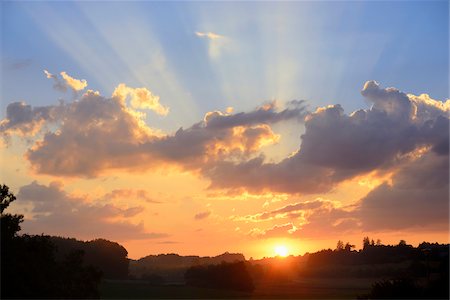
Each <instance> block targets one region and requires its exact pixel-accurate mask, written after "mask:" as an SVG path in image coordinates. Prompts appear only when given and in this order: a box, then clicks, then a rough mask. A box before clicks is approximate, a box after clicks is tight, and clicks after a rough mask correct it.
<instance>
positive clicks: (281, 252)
mask: <svg viewBox="0 0 450 300" xmlns="http://www.w3.org/2000/svg"><path fill="white" fill-rule="evenodd" d="M275 254H276V255H277V256H281V257H286V256H288V255H289V250H288V248H287V247H286V246H284V245H278V246H275Z"/></svg>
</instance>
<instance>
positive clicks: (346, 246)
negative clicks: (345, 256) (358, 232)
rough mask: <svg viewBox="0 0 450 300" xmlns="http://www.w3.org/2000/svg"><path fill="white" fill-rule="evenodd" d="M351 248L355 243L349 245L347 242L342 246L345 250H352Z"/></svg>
mask: <svg viewBox="0 0 450 300" xmlns="http://www.w3.org/2000/svg"><path fill="white" fill-rule="evenodd" d="M352 248H355V245H351V244H350V243H349V242H347V243H346V244H345V246H344V250H345V251H347V252H350V251H352Z"/></svg>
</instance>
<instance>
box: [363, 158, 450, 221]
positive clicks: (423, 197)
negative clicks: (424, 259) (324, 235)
mask: <svg viewBox="0 0 450 300" xmlns="http://www.w3.org/2000/svg"><path fill="white" fill-rule="evenodd" d="M448 166H449V158H448V155H440V154H438V153H434V152H429V153H427V154H425V155H423V156H422V157H420V158H418V159H417V160H416V161H414V162H413V163H411V164H408V165H406V166H404V167H403V168H402V169H401V170H400V171H399V172H398V173H397V174H395V175H394V177H393V178H392V182H391V183H390V184H389V183H384V184H382V185H380V186H378V187H377V188H375V189H374V190H372V191H371V192H370V193H369V194H368V195H367V196H365V197H364V198H363V199H362V200H361V201H360V203H359V204H358V208H357V210H356V211H355V215H356V216H357V217H358V218H359V219H360V220H361V223H362V226H363V228H364V229H365V230H386V229H405V228H430V227H431V228H440V229H446V230H448V220H449V202H448V199H449V198H448V196H449V173H448Z"/></svg>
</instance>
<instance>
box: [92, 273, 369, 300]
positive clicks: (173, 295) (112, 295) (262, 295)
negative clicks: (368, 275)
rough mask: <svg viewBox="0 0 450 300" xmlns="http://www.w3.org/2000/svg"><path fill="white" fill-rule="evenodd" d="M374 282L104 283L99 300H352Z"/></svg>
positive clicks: (357, 280) (359, 280) (341, 280)
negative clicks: (241, 288) (231, 286)
mask: <svg viewBox="0 0 450 300" xmlns="http://www.w3.org/2000/svg"><path fill="white" fill-rule="evenodd" d="M374 281H376V279H360V278H346V279H328V278H327V279H307V280H298V281H296V282H290V283H269V282H265V283H261V284H259V285H258V286H257V287H256V289H255V291H254V292H253V293H252V294H248V293H243V292H235V291H227V290H214V289H204V288H196V287H190V286H185V285H163V286H152V285H149V284H147V283H145V282H140V281H136V282H132V281H104V282H102V284H101V287H100V292H101V297H102V298H103V299H280V298H281V299H355V298H356V296H357V295H360V294H364V293H366V292H367V291H368V290H369V289H370V287H371V285H372V283H373V282H374Z"/></svg>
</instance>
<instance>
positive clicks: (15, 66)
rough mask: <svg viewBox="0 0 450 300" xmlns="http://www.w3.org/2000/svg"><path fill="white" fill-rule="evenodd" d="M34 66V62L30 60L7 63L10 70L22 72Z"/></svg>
mask: <svg viewBox="0 0 450 300" xmlns="http://www.w3.org/2000/svg"><path fill="white" fill-rule="evenodd" d="M32 64H33V60H32V59H30V58H24V59H17V60H13V61H10V62H8V63H6V64H5V65H6V68H7V69H8V70H21V69H25V68H27V67H29V66H31V65H32Z"/></svg>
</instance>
